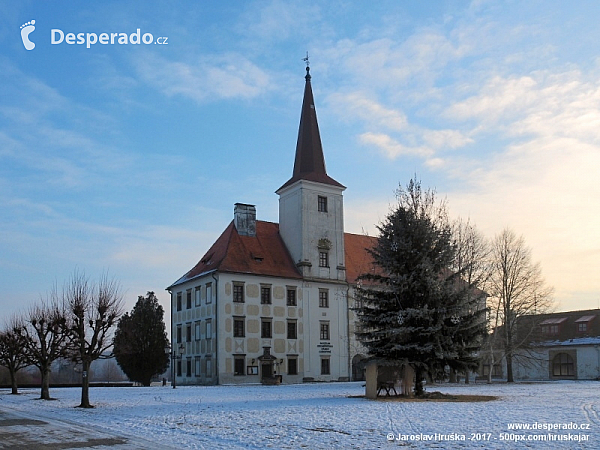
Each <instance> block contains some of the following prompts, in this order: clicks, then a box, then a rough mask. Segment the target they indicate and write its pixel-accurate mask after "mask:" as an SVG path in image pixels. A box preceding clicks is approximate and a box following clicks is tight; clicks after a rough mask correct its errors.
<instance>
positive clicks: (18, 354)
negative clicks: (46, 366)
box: [0, 316, 30, 395]
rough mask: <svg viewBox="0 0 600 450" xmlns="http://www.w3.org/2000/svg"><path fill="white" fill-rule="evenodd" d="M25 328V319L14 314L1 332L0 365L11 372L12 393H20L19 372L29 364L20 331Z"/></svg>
mask: <svg viewBox="0 0 600 450" xmlns="http://www.w3.org/2000/svg"><path fill="white" fill-rule="evenodd" d="M22 328H23V320H22V319H21V318H20V317H19V316H13V317H12V318H11V319H10V320H9V321H8V323H7V324H6V326H5V328H4V331H2V332H0V365H1V366H4V367H6V368H7V369H8V372H9V374H10V384H11V394H15V395H16V394H18V393H19V391H18V386H17V372H18V371H19V370H21V369H23V368H24V367H27V366H29V365H30V364H29V362H28V361H27V358H26V355H25V353H23V348H22V347H21V339H20V338H19V331H18V330H20V329H22Z"/></svg>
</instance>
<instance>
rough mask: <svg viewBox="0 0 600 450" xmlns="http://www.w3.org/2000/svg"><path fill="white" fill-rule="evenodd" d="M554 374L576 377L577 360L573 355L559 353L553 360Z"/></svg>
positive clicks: (556, 375)
mask: <svg viewBox="0 0 600 450" xmlns="http://www.w3.org/2000/svg"><path fill="white" fill-rule="evenodd" d="M552 375H553V376H555V377H574V376H575V362H574V361H573V358H571V355H568V354H567V353H559V354H558V355H556V356H555V357H554V359H553V360H552Z"/></svg>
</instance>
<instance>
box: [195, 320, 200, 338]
mask: <svg viewBox="0 0 600 450" xmlns="http://www.w3.org/2000/svg"><path fill="white" fill-rule="evenodd" d="M201 325H202V322H201V321H200V320H197V321H196V322H194V339H195V340H197V341H199V340H200V336H201V335H200V326H201Z"/></svg>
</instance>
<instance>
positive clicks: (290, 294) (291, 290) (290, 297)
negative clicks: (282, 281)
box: [287, 287, 297, 306]
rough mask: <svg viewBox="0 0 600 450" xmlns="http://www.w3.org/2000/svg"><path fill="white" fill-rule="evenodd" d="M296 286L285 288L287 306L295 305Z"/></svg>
mask: <svg viewBox="0 0 600 450" xmlns="http://www.w3.org/2000/svg"><path fill="white" fill-rule="evenodd" d="M296 304H297V303H296V288H295V287H288V288H287V305H288V306H296Z"/></svg>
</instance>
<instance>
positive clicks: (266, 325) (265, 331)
mask: <svg viewBox="0 0 600 450" xmlns="http://www.w3.org/2000/svg"><path fill="white" fill-rule="evenodd" d="M260 337H261V338H263V339H271V338H272V337H273V333H272V331H271V319H261V320H260Z"/></svg>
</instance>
